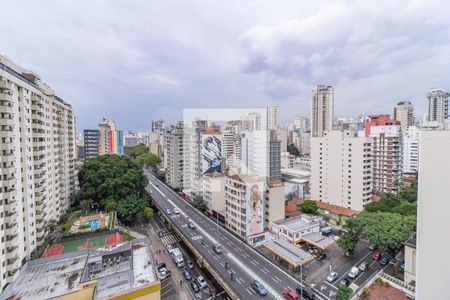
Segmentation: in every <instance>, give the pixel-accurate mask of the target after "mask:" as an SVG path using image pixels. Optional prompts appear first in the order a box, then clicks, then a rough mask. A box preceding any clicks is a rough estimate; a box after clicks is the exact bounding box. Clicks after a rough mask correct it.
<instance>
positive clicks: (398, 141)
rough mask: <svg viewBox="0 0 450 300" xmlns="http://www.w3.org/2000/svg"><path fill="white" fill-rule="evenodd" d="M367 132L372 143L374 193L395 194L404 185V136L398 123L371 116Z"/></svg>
mask: <svg viewBox="0 0 450 300" xmlns="http://www.w3.org/2000/svg"><path fill="white" fill-rule="evenodd" d="M369 118H370V119H369V121H368V122H367V123H366V127H365V129H364V130H365V132H366V134H368V136H369V137H370V138H372V139H373V142H372V170H373V172H372V179H373V191H374V192H375V193H379V194H385V193H394V194H396V193H397V192H398V190H399V186H400V185H401V183H402V174H403V171H402V163H403V159H402V149H403V148H402V147H403V146H402V140H403V139H402V134H401V129H400V124H399V122H398V121H395V120H391V119H390V118H389V116H386V115H384V116H371V117H369Z"/></svg>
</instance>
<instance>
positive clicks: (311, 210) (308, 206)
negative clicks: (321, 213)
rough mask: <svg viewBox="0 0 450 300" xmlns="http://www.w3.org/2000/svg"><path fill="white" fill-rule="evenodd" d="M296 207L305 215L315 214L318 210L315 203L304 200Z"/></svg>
mask: <svg viewBox="0 0 450 300" xmlns="http://www.w3.org/2000/svg"><path fill="white" fill-rule="evenodd" d="M298 207H299V209H300V210H301V211H302V212H304V213H305V214H316V213H317V209H318V207H317V204H316V202H315V201H313V200H305V201H304V202H303V203H302V204H300V205H299V206H298Z"/></svg>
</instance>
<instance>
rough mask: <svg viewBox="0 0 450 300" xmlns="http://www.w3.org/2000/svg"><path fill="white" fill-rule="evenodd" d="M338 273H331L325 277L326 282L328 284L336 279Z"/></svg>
mask: <svg viewBox="0 0 450 300" xmlns="http://www.w3.org/2000/svg"><path fill="white" fill-rule="evenodd" d="M338 276H339V275H338V273H337V272H331V273H330V274H329V275H328V276H327V281H328V282H333V281H335V280H336V278H337V277H338Z"/></svg>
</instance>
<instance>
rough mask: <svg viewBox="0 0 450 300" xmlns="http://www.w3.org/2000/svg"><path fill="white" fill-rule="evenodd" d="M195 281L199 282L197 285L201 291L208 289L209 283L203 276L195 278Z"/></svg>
mask: <svg viewBox="0 0 450 300" xmlns="http://www.w3.org/2000/svg"><path fill="white" fill-rule="evenodd" d="M195 281H196V282H197V285H198V287H199V288H200V289H202V288H204V287H206V285H207V283H206V280H205V278H203V276H198V277H197V278H195Z"/></svg>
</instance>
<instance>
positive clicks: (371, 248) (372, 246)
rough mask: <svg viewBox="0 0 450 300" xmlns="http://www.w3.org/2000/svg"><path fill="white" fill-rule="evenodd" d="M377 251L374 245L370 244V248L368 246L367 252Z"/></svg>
mask: <svg viewBox="0 0 450 300" xmlns="http://www.w3.org/2000/svg"><path fill="white" fill-rule="evenodd" d="M377 249H378V246H377V245H375V244H370V246H369V250H370V251H375V250H377Z"/></svg>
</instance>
